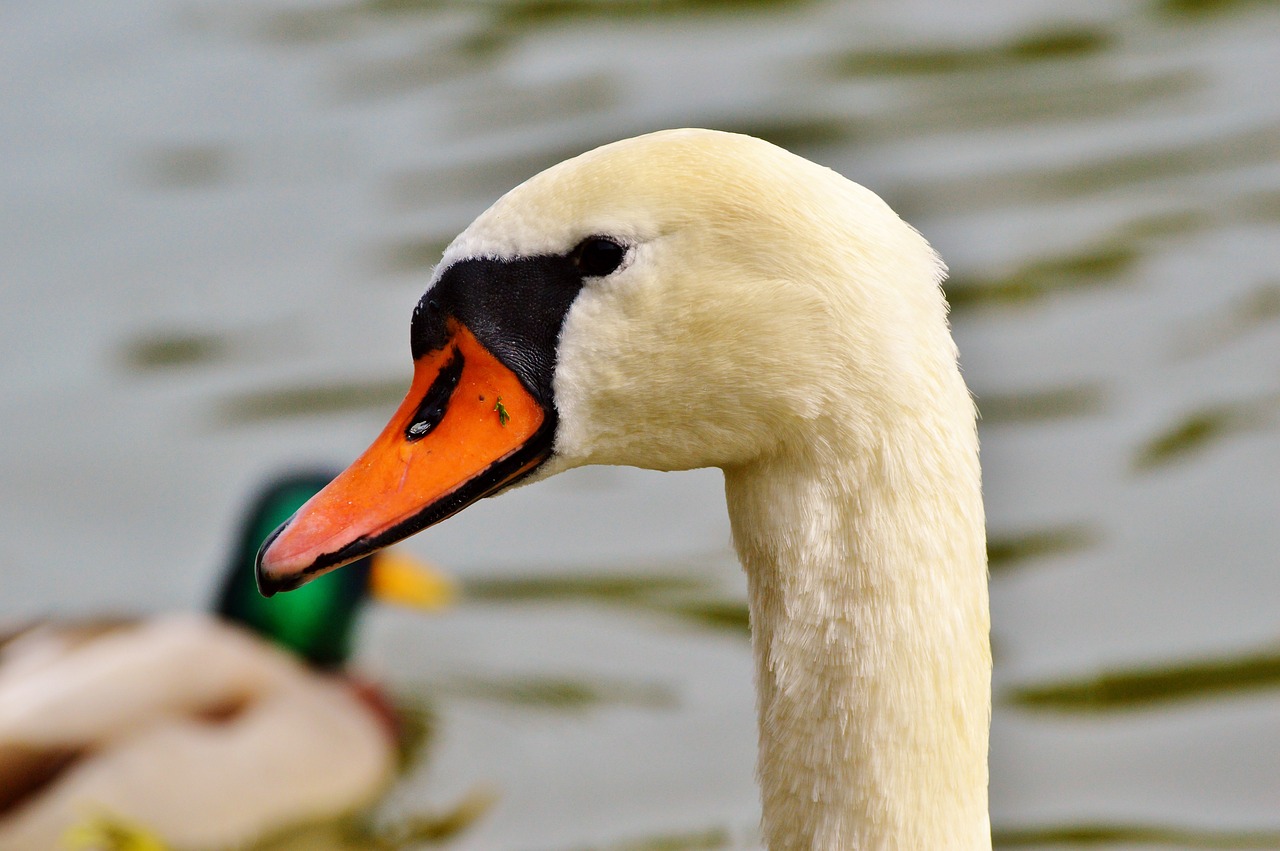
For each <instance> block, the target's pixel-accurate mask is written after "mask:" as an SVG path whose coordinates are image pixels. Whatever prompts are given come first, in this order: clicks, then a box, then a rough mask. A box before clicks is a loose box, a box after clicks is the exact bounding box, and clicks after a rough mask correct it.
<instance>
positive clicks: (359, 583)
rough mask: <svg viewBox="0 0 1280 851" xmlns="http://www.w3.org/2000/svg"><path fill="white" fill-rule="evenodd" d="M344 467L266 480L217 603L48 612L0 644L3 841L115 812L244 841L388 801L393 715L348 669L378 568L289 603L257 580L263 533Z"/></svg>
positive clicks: (37, 847) (174, 841)
mask: <svg viewBox="0 0 1280 851" xmlns="http://www.w3.org/2000/svg"><path fill="white" fill-rule="evenodd" d="M330 478H331V476H328V475H325V474H323V473H316V474H304V475H298V476H290V477H287V478H282V479H277V480H276V481H274V482H273V483H272V485H271V486H270V487H269V488H267V489H266V490H265V491H264V492H263V494H262V496H261V497H260V498H259V499H258V500H257V502H256V503H255V504H254V506H253V507H252V508H251V510H250V511H249V512H248V514H247V517H246V520H245V522H244V525H243V528H242V530H241V533H240V539H239V541H238V543H237V545H236V546H235V548H234V551H233V555H232V558H231V563H230V564H229V565H228V569H227V571H226V575H225V581H224V585H223V587H222V588H221V589H220V594H219V598H218V601H217V606H216V613H210V614H201V613H182V614H167V615H161V616H156V617H151V618H143V619H136V620H122V619H116V620H112V621H101V622H85V623H55V622H43V623H37V624H35V625H33V626H31V627H29V628H27V629H24V630H22V631H19V632H17V633H15V634H14V635H11V636H10V637H8V638H7V639H6V640H4V641H3V642H2V643H0V849H3V851H28V850H29V851H48V849H53V848H57V847H62V846H61V841H62V840H63V838H64V837H65V836H66V834H67V831H68V829H69V828H70V827H72V826H73V825H76V824H80V823H84V822H85V820H86V819H93V818H95V817H98V816H105V817H108V818H113V819H120V820H122V821H124V822H125V823H131V824H137V825H139V826H140V827H142V828H144V829H145V830H147V831H150V832H153V833H154V834H155V835H156V836H157V837H159V838H161V839H162V840H163V841H164V842H165V843H166V844H168V845H169V846H171V847H173V848H175V849H224V848H236V847H243V846H245V845H248V844H250V843H252V842H253V841H256V840H259V839H261V838H263V837H265V836H267V835H269V834H271V833H273V832H276V831H279V830H281V829H284V828H288V827H292V826H295V825H297V824H300V823H303V822H308V821H313V820H321V819H329V818H333V817H335V816H339V815H342V814H345V813H348V812H350V811H352V810H355V809H357V808H359V807H361V806H363V805H365V804H368V803H370V802H371V801H372V800H373V799H374V798H375V797H376V796H377V794H378V793H379V792H380V791H381V790H382V789H383V788H384V787H385V785H386V784H387V782H388V781H389V780H390V778H391V777H392V775H393V773H394V768H395V764H396V760H397V748H396V736H395V729H394V724H393V720H392V717H391V715H390V714H389V712H388V711H387V710H386V708H385V704H380V703H379V702H378V701H377V699H376V698H375V697H374V696H373V695H372V693H371V692H370V690H369V689H367V688H365V687H363V686H361V685H360V684H359V683H358V682H357V681H355V680H353V679H351V678H350V677H348V676H347V675H345V674H343V673H342V671H341V665H342V663H343V662H345V660H346V657H347V654H348V652H349V643H350V641H349V638H350V636H349V633H350V631H351V629H352V626H353V624H354V619H355V615H356V613H357V611H358V609H359V607H360V605H361V604H362V603H363V601H364V600H365V599H366V598H367V596H368V591H369V587H370V579H369V577H370V575H371V571H372V566H371V565H370V564H368V563H367V562H366V563H365V564H362V565H359V566H357V567H356V569H355V570H354V572H353V573H352V575H351V576H350V577H344V578H342V579H341V581H340V582H338V583H336V584H333V585H328V586H327V587H320V588H318V589H317V593H315V594H313V595H306V596H305V598H304V597H301V596H300V597H299V599H298V600H296V601H292V602H289V603H287V604H286V605H284V606H270V605H265V602H266V601H264V600H263V599H262V598H261V597H260V596H259V595H258V594H257V592H256V588H255V587H254V580H253V571H252V566H253V561H252V560H253V552H254V550H256V547H257V545H258V543H259V542H260V541H261V540H262V538H263V537H264V536H265V534H266V532H267V531H269V529H270V528H271V527H272V525H274V524H275V523H278V522H279V521H280V519H281V518H282V517H287V516H288V515H289V513H290V512H292V511H293V510H294V509H296V508H297V506H298V505H300V504H301V503H302V502H303V501H304V500H305V499H306V497H307V496H310V495H311V494H313V493H315V492H316V491H317V490H319V488H320V487H321V486H323V484H324V483H326V482H327V481H329V479H330ZM404 567H405V566H404V565H403V564H402V563H400V564H397V566H396V568H395V569H397V570H399V569H403V568H404ZM339 577H340V574H335V576H334V578H335V579H337V578H339ZM286 600H287V598H284V599H282V600H281V601H280V602H285V601H286Z"/></svg>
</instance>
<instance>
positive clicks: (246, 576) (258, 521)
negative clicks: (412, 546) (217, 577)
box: [216, 471, 452, 668]
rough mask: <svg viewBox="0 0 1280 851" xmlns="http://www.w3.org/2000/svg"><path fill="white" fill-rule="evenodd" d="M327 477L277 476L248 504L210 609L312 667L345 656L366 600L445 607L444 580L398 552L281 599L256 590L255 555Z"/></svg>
mask: <svg viewBox="0 0 1280 851" xmlns="http://www.w3.org/2000/svg"><path fill="white" fill-rule="evenodd" d="M332 479H333V475H332V474H330V473H328V472H323V471H314V472H303V473H293V474H288V475H282V476H277V477H276V478H274V479H272V480H271V481H270V482H269V483H268V484H267V485H266V487H265V488H264V489H263V490H262V491H261V493H259V494H258V496H257V497H256V499H254V501H253V502H252V503H251V504H250V505H249V507H248V509H247V511H246V512H245V515H244V519H243V521H242V523H241V528H240V532H239V535H238V536H237V538H236V539H235V545H234V549H233V550H232V552H231V558H230V562H229V563H228V564H227V566H226V571H225V576H224V579H223V584H222V589H221V593H220V594H219V596H218V600H217V606H216V611H217V613H218V614H219V615H221V616H222V617H223V618H226V619H227V620H229V621H232V622H234V623H239V624H243V625H244V626H246V627H248V628H249V629H252V630H253V631H255V632H257V633H259V634H261V635H263V636H265V637H267V638H269V639H271V640H273V641H275V642H277V643H278V644H281V645H283V646H284V647H287V648H288V649H290V650H292V651H293V652H294V653H297V654H298V655H299V656H301V657H302V658H304V659H306V660H307V661H309V662H310V663H312V664H313V665H317V666H320V667H326V668H333V667H339V666H341V665H342V664H343V663H345V662H346V661H347V659H348V657H349V656H350V654H351V641H352V633H353V632H354V628H355V622H356V618H357V616H358V615H359V612H360V608H361V606H362V605H363V604H364V602H365V600H366V599H368V598H369V597H370V596H373V597H376V598H378V599H381V600H385V601H390V602H397V603H402V604H407V605H411V606H415V607H419V608H428V609H430V608H439V607H440V606H442V605H444V604H445V603H447V602H448V599H449V597H450V596H451V592H452V587H451V584H450V583H449V581H448V580H447V579H445V578H443V577H442V576H440V575H439V574H437V573H435V572H434V571H432V570H431V569H429V568H427V567H426V566H425V565H422V564H420V563H414V562H412V561H411V560H409V559H407V558H406V557H405V556H402V555H399V554H397V553H390V554H387V553H379V554H377V555H374V556H370V557H369V558H365V559H361V560H360V561H359V562H357V563H355V564H352V565H351V566H350V567H348V568H347V569H346V570H339V571H334V572H333V573H330V574H327V575H325V576H322V577H320V578H319V579H317V580H315V581H314V582H311V583H309V584H307V585H304V586H303V587H301V588H299V589H297V590H296V591H292V592H290V593H287V594H277V595H275V596H274V597H271V598H270V599H268V598H266V597H263V596H262V595H261V594H259V593H258V586H257V583H256V581H255V579H254V558H255V556H256V555H257V552H258V547H259V546H260V545H261V544H262V541H263V539H264V538H266V537H267V535H269V534H270V533H271V531H272V530H273V529H275V528H276V527H277V526H279V525H280V524H281V523H283V522H284V521H286V520H288V519H289V518H290V517H292V516H293V514H294V512H296V511H297V510H298V509H299V508H301V507H302V505H303V503H305V502H306V501H307V500H308V499H310V498H311V497H312V496H314V495H315V494H316V493H317V492H318V491H319V490H320V489H321V488H323V487H324V486H325V485H327V484H328V483H329V482H330V481H331V480H332Z"/></svg>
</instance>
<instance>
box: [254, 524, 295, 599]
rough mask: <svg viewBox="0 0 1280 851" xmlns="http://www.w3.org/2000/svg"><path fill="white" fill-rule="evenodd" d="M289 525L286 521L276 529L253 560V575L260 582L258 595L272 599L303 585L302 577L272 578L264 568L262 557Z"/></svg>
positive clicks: (259, 548)
mask: <svg viewBox="0 0 1280 851" xmlns="http://www.w3.org/2000/svg"><path fill="white" fill-rule="evenodd" d="M288 525H289V521H288V520H286V521H285V522H284V523H281V524H280V525H279V526H277V527H276V529H275V531H274V532H272V533H271V534H270V535H268V536H267V537H266V539H265V540H264V541H263V542H262V546H260V547H258V555H257V556H256V557H255V558H254V560H253V574H254V578H256V579H257V581H258V593H259V594H261V595H262V596H264V597H272V596H274V595H275V594H276V593H278V592H280V591H292V590H293V589H294V588H297V587H298V586H299V585H301V584H302V581H301V577H293V576H287V577H283V576H272V575H271V574H269V573H267V572H266V570H264V569H263V567H262V557H263V555H264V554H265V553H266V552H267V549H268V548H269V547H270V546H271V544H272V543H273V542H274V541H275V539H276V538H278V537H280V533H281V532H283V531H284V527H285V526H288Z"/></svg>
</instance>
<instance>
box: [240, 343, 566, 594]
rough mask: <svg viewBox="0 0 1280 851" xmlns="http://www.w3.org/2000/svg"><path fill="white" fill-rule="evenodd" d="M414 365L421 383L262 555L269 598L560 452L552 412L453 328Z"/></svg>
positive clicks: (261, 575) (262, 585)
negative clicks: (554, 448) (556, 449)
mask: <svg viewBox="0 0 1280 851" xmlns="http://www.w3.org/2000/svg"><path fill="white" fill-rule="evenodd" d="M447 330H448V341H447V342H446V343H445V345H444V346H443V347H442V348H440V349H438V350H436V351H433V352H427V353H425V354H423V355H422V356H421V357H419V358H418V359H417V360H416V361H415V363H414V373H413V384H412V385H411V386H410V388H409V393H408V395H407V396H405V399H404V401H403V402H402V403H401V404H400V408H399V409H398V410H397V411H396V413H395V415H394V416H393V417H392V418H391V422H390V423H388V424H387V427H386V428H385V429H383V431H382V434H380V435H378V438H377V439H376V440H375V441H374V442H373V445H372V446H370V447H369V448H368V449H367V450H365V453H364V454H363V455H361V456H360V458H359V459H357V460H356V462H355V463H354V464H352V465H351V466H350V467H348V468H347V469H346V470H345V471H344V472H343V473H342V474H340V475H339V476H338V477H337V478H336V479H334V480H333V481H332V482H330V483H329V484H328V485H327V486H326V487H325V488H324V490H322V491H320V493H318V494H316V495H315V496H314V497H312V498H311V499H310V500H309V501H308V502H307V503H306V504H305V505H303V506H302V508H300V509H298V513H297V514H295V515H294V516H293V517H292V518H290V519H289V520H288V521H287V522H286V523H285V524H284V525H282V526H281V527H280V528H279V529H277V530H276V531H275V532H273V533H272V534H271V535H270V536H269V537H268V538H267V540H266V541H265V542H264V543H263V545H262V549H261V550H260V551H259V552H258V587H259V589H260V590H261V591H262V593H263V594H265V595H267V596H270V595H272V594H274V593H275V592H277V591H287V590H289V589H291V588H296V587H298V586H299V585H302V584H304V583H305V582H307V581H308V580H309V579H312V578H314V577H316V576H319V575H320V574H322V573H326V572H328V571H330V570H333V569H334V568H337V567H341V566H342V565H344V564H347V563H349V562H352V561H355V560H356V559H359V558H362V557H364V556H367V555H369V554H370V553H371V552H373V551H374V550H378V549H381V548H382V547H385V546H387V545H389V544H393V543H395V542H396V541H399V540H402V539H404V538H407V537H409V536H410V535H412V534H414V533H415V532H418V531H421V530H422V529H425V528H426V527H427V526H430V525H432V524H434V523H438V522H439V521H441V520H444V519H445V518H446V517H449V516H451V515H453V514H456V513H457V512H459V511H461V510H462V509H463V508H466V507H467V506H468V505H470V504H471V503H473V502H475V501H476V500H478V499H480V498H481V497H484V496H488V495H489V494H491V493H493V492H495V491H497V490H500V489H501V488H503V487H504V486H506V485H508V484H510V483H512V482H513V481H515V480H516V479H518V478H520V477H522V476H523V475H524V474H526V473H528V472H530V471H532V470H533V469H534V468H535V467H537V466H538V465H539V464H541V463H542V462H543V461H544V460H545V459H546V458H547V456H548V455H550V453H551V442H552V438H553V436H554V431H555V416H554V413H553V412H550V411H547V410H544V408H543V406H542V405H541V404H540V403H539V402H538V400H537V399H536V398H534V396H533V395H532V394H531V393H530V392H529V390H528V389H526V388H525V386H524V385H523V383H522V382H521V381H520V379H519V378H518V377H517V376H516V374H515V373H513V372H512V371H511V370H510V369H508V368H507V367H506V366H505V365H503V364H502V363H501V362H500V361H499V360H498V359H497V358H496V357H494V356H493V354H492V353H490V352H489V351H488V349H486V348H485V347H484V346H483V345H482V344H481V343H480V342H479V341H478V340H477V339H476V338H475V336H474V335H473V334H472V333H471V331H470V330H468V329H467V327H466V326H465V325H462V324H461V323H459V322H457V321H456V320H450V321H449V324H448V326H447Z"/></svg>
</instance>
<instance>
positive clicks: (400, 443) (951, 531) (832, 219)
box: [259, 130, 991, 851]
mask: <svg viewBox="0 0 1280 851" xmlns="http://www.w3.org/2000/svg"><path fill="white" fill-rule="evenodd" d="M942 275H943V267H942V264H941V262H940V261H939V259H938V258H937V256H936V254H935V253H934V252H933V250H932V249H931V248H930V247H929V245H928V244H927V243H926V241H925V240H924V238H923V237H921V236H920V234H919V233H917V232H916V231H915V230H914V229H912V228H911V227H910V226H908V225H907V224H905V223H904V222H903V221H902V220H901V219H900V218H899V217H898V216H897V215H896V214H895V213H894V212H893V211H892V210H891V209H890V208H889V207H888V206H887V205H886V204H885V203H884V202H883V201H881V200H880V199H879V198H878V197H877V196H876V195H874V194H873V193H872V192H870V191H868V190H867V189H864V188H862V187H861V186H858V185H857V184H855V183H852V182H850V181H849V180H847V179H845V178H844V177H842V176H840V175H838V174H837V173H835V172H834V171H831V170H829V169H826V168H823V167H821V166H818V165H815V164H813V163H811V162H809V161H807V160H804V159H802V158H800V157H798V156H795V155H793V154H790V153H788V152H786V151H784V150H782V149H780V148H777V147H775V146H773V145H770V144H768V143H766V142H763V141H760V140H758V139H753V138H750V137H747V136H741V135H735V134H728V133H720V132H714V131H706V130H673V131H665V132H661V133H655V134H651V135H647V136H641V137H638V138H635V139H629V140H626V141H622V142H617V143H614V144H611V145H606V146H604V147H601V148H598V149H596V150H593V151H590V152H588V153H586V154H583V155H581V156H579V157H576V158H574V159H571V160H568V161H566V162H563V163H561V164H559V165H557V166H554V167H552V168H550V169H548V170H546V171H545V172H542V173H541V174H538V175H536V176H535V177H533V178H531V179H530V180H528V181H526V182H525V183H523V184H521V185H520V186H518V187H516V188H515V189H513V190H511V191H510V192H509V193H507V194H506V195H505V196H503V197H502V198H501V199H499V200H498V201H497V202H496V203H495V204H494V205H493V206H492V207H491V208H490V209H489V210H487V211H486V212H484V213H483V214H481V215H480V217H479V218H477V219H476V221H475V222H474V223H473V224H472V225H471V226H470V227H468V228H467V229H466V230H465V231H464V232H463V233H462V234H461V235H459V236H458V238H457V239H455V240H454V242H453V243H452V244H451V245H450V246H449V247H448V249H447V250H446V251H445V253H444V256H443V258H442V260H441V262H440V264H439V266H438V267H437V269H436V271H435V274H434V276H433V279H432V281H431V284H430V285H429V286H428V288H427V291H426V293H425V294H424V296H423V298H422V301H421V302H420V303H419V305H418V308H417V310H416V311H415V314H414V320H413V325H412V332H411V336H412V342H413V353H414V358H415V377H414V382H413V386H412V388H411V389H410V392H409V395H408V397H406V400H405V402H404V404H403V405H402V406H401V408H400V410H399V411H398V412H397V413H396V415H395V416H394V417H393V418H392V421H391V423H390V424H389V425H388V426H387V429H386V430H385V431H384V432H383V433H382V435H381V436H379V437H378V439H377V440H376V441H375V442H374V444H373V446H371V447H370V449H369V450H368V452H366V454H365V455H364V456H362V457H361V459H360V460H358V461H357V462H356V463H355V464H353V465H352V467H351V468H350V469H349V470H348V471H347V472H346V473H344V474H343V475H342V476H341V477H339V479H338V480H337V481H335V483H334V484H333V485H330V487H329V488H328V489H326V491H324V492H322V493H321V494H320V495H319V496H317V497H316V498H315V499H313V500H312V501H311V502H310V503H308V505H307V506H304V507H303V509H301V510H300V511H299V513H298V515H296V516H295V517H294V518H293V519H292V520H291V521H289V522H288V523H286V524H284V525H283V526H282V527H281V528H280V529H278V530H277V531H276V533H274V534H273V536H272V537H271V538H269V539H268V541H267V542H266V544H265V545H264V548H263V551H262V552H261V553H260V555H259V583H260V586H261V587H262V588H263V589H264V590H265V591H266V592H267V593H271V592H273V591H276V590H286V589H288V588H290V587H293V586H296V585H297V584H300V583H301V582H303V581H305V580H306V579H307V578H308V577H309V576H311V575H314V574H318V573H321V572H324V571H326V570H329V569H332V568H333V567H335V566H338V565H340V564H342V563H345V562H346V561H348V560H350V559H352V558H356V557H358V556H360V555H362V554H364V553H366V552H368V551H370V550H372V549H376V548H377V547H379V546H383V545H385V544H387V543H390V542H392V541H394V540H398V539H399V538H402V537H404V536H406V535H409V534H412V533H413V532H415V531H417V530H418V529H420V528H422V527H424V526H426V525H430V524H431V523H435V522H438V521H439V520H442V519H444V518H445V517H447V516H449V515H450V514H452V513H454V512H456V511H458V510H461V509H462V508H463V507H465V506H466V505H468V504H469V503H470V502H472V501H474V500H475V499H478V498H480V497H482V496H485V495H488V494H491V493H494V492H497V491H499V490H501V489H502V488H504V487H506V486H509V485H511V484H514V483H516V482H517V481H526V482H527V481H532V480H535V479H539V478H543V477H546V476H549V475H552V474H554V473H556V472H560V471H562V470H567V469H570V468H573V467H577V466H581V465H584V464H626V465H633V466H639V467H646V468H652V469H660V470H680V469H689V468H694V467H705V466H715V467H719V468H721V469H722V470H723V471H724V476H725V493H726V498H727V502H728V508H729V514H730V520H731V525H732V530H733V539H734V544H735V547H736V549H737V552H738V555H739V558H740V560H741V562H742V564H743V567H744V569H745V570H746V574H747V578H748V592H749V603H750V611H751V625H752V645H753V653H754V657H755V664H756V684H757V691H758V706H757V709H758V715H759V758H758V763H757V772H758V775H759V780H760V784H761V793H762V802H763V816H762V832H763V835H764V838H765V840H766V842H767V844H768V846H769V848H770V849H773V851H781V849H908V848H909V849H964V850H965V851H968V849H978V848H984V849H985V848H989V847H990V843H991V838H990V824H989V819H988V809H987V738H988V728H989V716H990V672H991V657H990V648H989V640H988V633H989V615H988V603H987V585H986V579H987V577H986V552H985V532H984V517H983V506H982V497H981V486H980V472H979V465H978V444H977V436H976V429H975V415H974V407H973V403H972V400H971V397H970V395H969V393H968V390H967V389H966V387H965V385H964V382H963V380H962V379H961V376H960V372H959V369H958V366H957V353H956V348H955V345H954V343H953V341H952V338H951V335H950V333H949V330H948V327H947V320H946V311H947V307H946V303H945V299H944V297H943V294H942V291H941V288H940V281H941V279H942Z"/></svg>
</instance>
